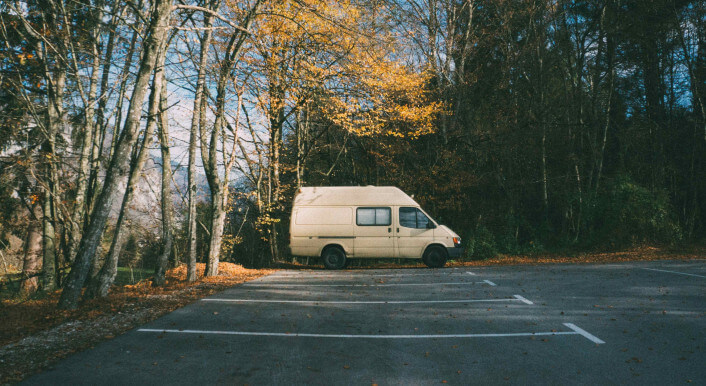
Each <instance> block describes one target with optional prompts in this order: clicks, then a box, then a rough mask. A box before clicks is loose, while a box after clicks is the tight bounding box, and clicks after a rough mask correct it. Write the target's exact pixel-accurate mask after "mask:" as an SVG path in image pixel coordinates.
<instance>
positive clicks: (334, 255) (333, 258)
mask: <svg viewBox="0 0 706 386" xmlns="http://www.w3.org/2000/svg"><path fill="white" fill-rule="evenodd" d="M321 259H322V260H323V261H324V267H326V269H342V268H343V267H345V266H346V263H347V259H346V254H345V252H343V250H342V249H341V248H336V247H330V248H326V250H324V252H323V253H322V254H321Z"/></svg>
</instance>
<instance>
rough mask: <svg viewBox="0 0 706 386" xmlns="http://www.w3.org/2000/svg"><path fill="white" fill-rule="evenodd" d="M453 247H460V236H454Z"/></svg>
mask: <svg viewBox="0 0 706 386" xmlns="http://www.w3.org/2000/svg"><path fill="white" fill-rule="evenodd" d="M453 240H454V247H456V248H460V247H461V238H460V237H454V238H453Z"/></svg>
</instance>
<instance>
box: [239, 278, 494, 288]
mask: <svg viewBox="0 0 706 386" xmlns="http://www.w3.org/2000/svg"><path fill="white" fill-rule="evenodd" d="M472 284H490V285H491V286H494V285H495V284H492V283H491V282H488V281H487V280H485V281H478V282H465V283H463V282H455V283H392V284H287V283H265V282H260V283H252V284H251V283H247V284H243V287H400V286H430V285H472Z"/></svg>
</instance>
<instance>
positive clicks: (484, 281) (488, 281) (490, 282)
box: [483, 280, 497, 287]
mask: <svg viewBox="0 0 706 386" xmlns="http://www.w3.org/2000/svg"><path fill="white" fill-rule="evenodd" d="M483 283H485V284H488V285H490V286H492V287H496V286H497V284H495V283H493V282H492V281H490V280H483Z"/></svg>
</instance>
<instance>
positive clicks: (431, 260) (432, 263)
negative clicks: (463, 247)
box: [422, 245, 448, 268]
mask: <svg viewBox="0 0 706 386" xmlns="http://www.w3.org/2000/svg"><path fill="white" fill-rule="evenodd" d="M446 259H448V254H447V253H446V250H444V248H442V247H440V246H438V245H432V246H430V247H429V248H427V250H426V251H424V256H422V261H424V264H426V265H427V267H429V268H441V267H443V266H444V264H446Z"/></svg>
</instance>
